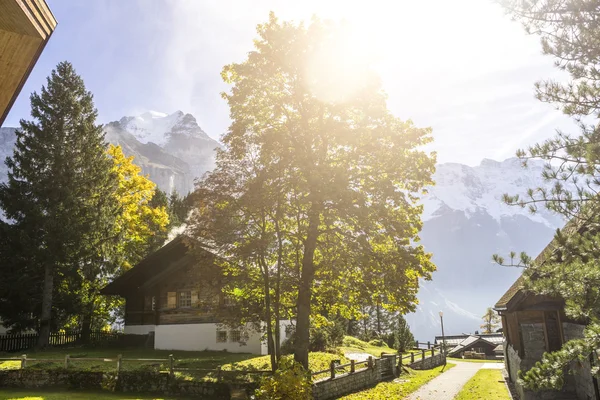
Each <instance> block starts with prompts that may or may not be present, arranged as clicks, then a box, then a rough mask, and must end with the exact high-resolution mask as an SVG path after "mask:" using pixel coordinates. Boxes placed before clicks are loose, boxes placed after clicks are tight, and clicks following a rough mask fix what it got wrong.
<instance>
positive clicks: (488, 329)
mask: <svg viewBox="0 0 600 400" xmlns="http://www.w3.org/2000/svg"><path fill="white" fill-rule="evenodd" d="M481 318H482V319H483V324H481V325H480V326H479V327H480V328H481V329H483V332H482V333H493V332H494V331H495V330H496V328H498V326H499V324H500V318H499V317H498V315H497V314H496V313H495V312H494V310H492V307H488V308H487V310H486V311H485V314H484V315H483V316H482V317H481Z"/></svg>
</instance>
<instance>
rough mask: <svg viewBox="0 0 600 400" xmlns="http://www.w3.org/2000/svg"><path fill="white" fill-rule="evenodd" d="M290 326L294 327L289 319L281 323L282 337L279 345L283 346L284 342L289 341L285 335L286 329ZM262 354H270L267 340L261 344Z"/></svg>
mask: <svg viewBox="0 0 600 400" xmlns="http://www.w3.org/2000/svg"><path fill="white" fill-rule="evenodd" d="M290 325H292V321H291V320H289V319H285V320H280V321H279V332H280V335H281V336H280V337H279V344H283V342H284V341H285V340H286V339H287V336H286V335H285V329H286V328H287V327H288V326H290ZM260 354H262V355H265V354H269V348H268V347H267V340H266V338H265V340H263V341H262V342H261V344H260Z"/></svg>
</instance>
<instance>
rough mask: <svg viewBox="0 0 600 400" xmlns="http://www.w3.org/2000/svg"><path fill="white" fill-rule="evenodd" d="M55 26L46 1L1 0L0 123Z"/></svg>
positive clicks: (0, 124) (0, 123) (2, 121)
mask: <svg viewBox="0 0 600 400" xmlns="http://www.w3.org/2000/svg"><path fill="white" fill-rule="evenodd" d="M55 27H56V19H54V16H53V15H52V12H51V11H50V9H49V8H48V5H47V4H46V2H45V1H44V0H0V126H2V124H3V123H4V120H5V119H6V116H7V115H8V112H9V110H10V108H11V106H12V105H13V103H14V101H15V99H16V98H17V96H18V95H19V92H20V91H21V88H22V87H23V85H24V84H25V81H26V80H27V78H28V77H29V74H30V73H31V70H32V69H33V66H34V65H35V63H36V62H37V60H38V58H39V57H40V54H41V53H42V50H44V47H45V46H46V43H47V42H48V40H49V39H50V36H51V35H52V32H54V28H55Z"/></svg>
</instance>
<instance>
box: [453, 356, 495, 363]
mask: <svg viewBox="0 0 600 400" xmlns="http://www.w3.org/2000/svg"><path fill="white" fill-rule="evenodd" d="M448 360H450V361H461V362H472V363H503V362H504V361H502V360H479V359H473V358H455V357H448Z"/></svg>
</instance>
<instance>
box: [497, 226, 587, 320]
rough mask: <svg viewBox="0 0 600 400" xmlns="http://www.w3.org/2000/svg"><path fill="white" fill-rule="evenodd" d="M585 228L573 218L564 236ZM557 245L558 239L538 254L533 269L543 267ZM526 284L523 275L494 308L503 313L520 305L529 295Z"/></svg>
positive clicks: (565, 227)
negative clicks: (537, 266)
mask: <svg viewBox="0 0 600 400" xmlns="http://www.w3.org/2000/svg"><path fill="white" fill-rule="evenodd" d="M584 228H585V221H584V220H583V219H581V218H573V219H571V220H570V221H569V222H568V223H567V224H566V225H565V226H564V228H563V229H562V232H563V234H565V235H571V234H573V233H575V232H577V231H581V230H583V229H584ZM556 248H557V243H556V239H552V240H551V241H550V243H548V245H547V246H546V247H545V248H544V250H542V251H541V252H540V254H538V256H537V257H536V258H535V260H534V261H533V263H532V267H531V268H535V266H536V265H542V264H543V263H544V262H546V260H548V258H549V257H550V256H551V255H552V253H554V252H555V251H556ZM524 283H525V278H524V277H523V275H521V276H520V277H519V278H517V280H516V281H515V282H514V283H513V284H512V285H511V286H510V287H509V288H508V290H507V291H506V293H504V294H503V295H502V297H500V300H498V302H497V303H496V305H495V306H494V309H495V310H497V311H503V310H506V309H508V308H510V307H511V306H514V305H515V304H518V303H520V301H521V300H523V299H524V298H525V297H527V293H526V292H525V291H524V290H523V285H524Z"/></svg>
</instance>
